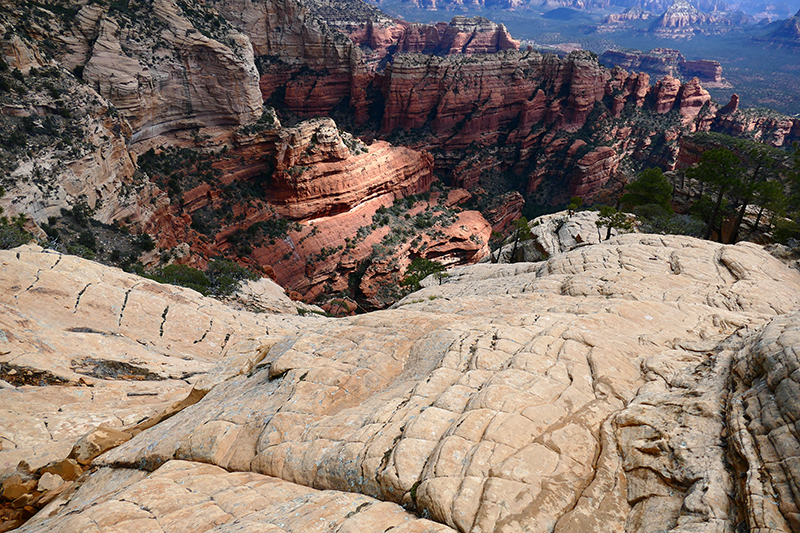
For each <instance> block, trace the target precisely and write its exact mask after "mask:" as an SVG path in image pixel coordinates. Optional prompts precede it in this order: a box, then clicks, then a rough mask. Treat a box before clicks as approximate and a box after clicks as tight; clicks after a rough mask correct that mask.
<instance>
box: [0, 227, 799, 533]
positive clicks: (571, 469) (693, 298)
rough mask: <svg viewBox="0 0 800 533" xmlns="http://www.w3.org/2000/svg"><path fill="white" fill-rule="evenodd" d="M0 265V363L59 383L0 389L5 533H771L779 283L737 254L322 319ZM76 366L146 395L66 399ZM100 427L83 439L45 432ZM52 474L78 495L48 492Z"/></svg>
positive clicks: (451, 286) (621, 254) (478, 268)
mask: <svg viewBox="0 0 800 533" xmlns="http://www.w3.org/2000/svg"><path fill="white" fill-rule="evenodd" d="M0 263H2V265H0V266H2V268H0V276H2V277H3V279H4V283H5V284H6V285H7V286H10V287H13V288H12V290H11V291H9V292H8V293H3V297H2V298H3V299H2V301H0V304H1V305H0V324H11V323H15V322H19V321H21V320H24V321H27V328H26V329H25V330H24V331H18V332H15V331H13V330H11V329H8V330H7V329H6V328H4V331H9V332H10V333H11V334H8V333H7V334H6V336H7V341H3V342H4V343H5V344H3V346H4V349H3V352H4V353H3V355H2V356H0V357H2V359H0V362H2V363H3V364H13V365H15V367H14V368H15V369H17V368H19V369H22V368H27V369H29V370H30V371H31V372H33V371H34V370H37V371H45V370H46V371H48V372H50V373H51V374H52V375H53V376H54V377H57V378H59V379H61V380H62V381H63V382H64V383H65V384H63V385H51V386H48V387H45V388H33V387H21V388H19V389H17V388H9V387H5V388H3V389H0V399H2V400H3V405H4V406H10V410H9V412H10V414H9V415H8V416H9V418H10V420H11V421H12V422H13V424H9V425H3V426H2V427H0V437H2V438H3V439H4V440H3V441H2V442H3V443H4V448H3V449H2V450H0V459H5V458H7V457H8V458H10V457H25V455H24V454H25V453H31V454H32V455H33V454H34V450H35V452H36V453H35V455H34V458H35V461H33V463H32V466H33V468H32V469H30V470H33V471H30V470H26V469H24V468H19V469H17V470H16V472H17V473H16V476H17V478H15V479H13V480H12V481H10V482H8V483H6V484H5V486H6V487H12V486H13V487H14V491H16V492H14V494H22V495H23V496H24V495H27V496H25V497H26V498H27V501H29V502H32V503H34V504H35V505H39V506H40V507H43V509H42V511H41V512H40V513H39V514H38V515H37V516H35V517H33V518H32V519H31V520H30V521H29V522H28V523H27V524H26V525H25V526H24V527H23V528H22V529H21V531H23V532H25V533H33V532H45V531H47V532H54V531H64V532H67V531H81V530H87V528H88V530H94V531H99V532H103V531H111V530H112V528H119V527H127V526H128V525H130V524H134V523H135V524H137V527H144V526H145V525H147V526H149V527H150V529H151V530H153V531H159V532H166V531H178V532H184V531H186V532H188V531H194V530H198V529H200V530H213V529H217V530H218V531H229V530H234V531H237V530H245V531H248V530H250V531H279V532H280V531H309V530H312V531H313V530H319V529H318V527H319V526H320V524H323V526H322V527H324V530H325V531H329V530H334V531H336V530H339V531H353V530H354V529H355V530H356V531H361V532H365V533H372V532H375V533H379V532H383V531H385V530H386V528H387V527H388V526H387V524H388V525H392V524H395V525H396V528H397V529H398V530H399V531H411V532H423V531H427V532H430V531H438V532H443V533H444V532H453V531H461V532H465V533H466V532H482V531H501V530H509V529H510V530H512V531H513V530H525V531H532V532H536V533H540V532H541V533H544V532H548V531H556V532H562V533H568V532H575V531H627V532H629V533H646V532H652V531H676V530H679V531H686V532H692V533H700V532H704V531H709V530H714V531H735V530H736V529H739V530H744V529H750V530H758V529H761V530H769V531H773V532H780V533H788V532H790V531H794V530H795V529H796V526H797V514H796V509H797V507H796V506H797V503H796V502H797V497H796V495H795V494H794V492H793V489H792V487H793V486H794V485H795V484H796V481H797V479H798V470H797V468H795V466H794V462H793V459H792V458H793V457H794V456H795V455H796V453H797V450H798V446H799V445H798V439H797V436H796V434H795V432H794V431H793V430H792V427H793V426H792V424H793V420H794V418H795V416H794V412H795V411H796V405H797V401H796V400H797V398H796V396H797V394H796V386H795V385H793V378H792V376H793V375H794V373H796V369H797V366H798V364H797V357H796V353H797V350H798V342H800V339H798V334H797V329H798V320H799V319H800V317H799V316H798V309H800V276H799V275H798V273H797V271H795V270H792V269H790V268H788V267H787V266H785V265H783V264H782V263H780V262H779V261H778V260H776V259H775V258H772V257H770V256H769V255H768V254H766V253H765V252H764V251H763V250H762V249H761V248H760V247H758V246H755V245H752V244H747V243H742V244H739V245H736V246H729V245H720V244H716V243H710V242H707V241H699V240H696V239H691V238H687V237H674V236H656V235H625V236H621V237H616V238H612V239H611V240H608V241H604V242H603V243H602V244H593V245H585V246H581V247H579V248H577V249H574V250H571V251H568V252H566V253H555V254H554V255H552V256H551V257H550V258H549V259H548V260H547V261H544V262H541V263H517V264H505V265H503V264H501V265H492V264H483V265H475V266H470V267H460V268H456V269H451V270H450V271H449V276H448V277H446V278H442V279H441V280H440V282H433V283H426V285H428V287H427V288H425V289H423V290H422V291H420V292H417V293H415V294H412V295H409V296H408V297H407V298H406V299H404V300H403V301H401V302H400V304H399V305H397V306H395V307H394V308H393V309H389V310H385V311H379V312H376V313H370V314H365V315H361V316H358V317H350V318H344V319H336V320H334V319H326V318H321V317H315V316H296V315H286V314H265V313H261V314H257V315H255V314H250V313H247V312H242V311H234V310H232V309H230V308H228V307H226V306H225V305H223V304H220V303H218V302H216V303H215V302H214V301H213V300H210V299H205V298H201V297H200V296H199V295H197V294H196V293H193V291H189V290H186V289H178V288H174V287H173V288H170V287H168V286H166V287H160V286H159V285H157V284H154V283H152V282H149V281H142V280H137V278H135V277H134V276H131V275H128V274H124V273H122V272H120V271H118V270H114V269H108V268H106V267H101V266H98V265H95V264H92V263H88V262H81V260H79V259H75V258H69V257H61V256H59V255H57V254H53V253H43V252H42V251H41V250H37V249H30V248H28V249H24V248H23V249H18V250H14V251H11V252H3V253H1V254H0ZM65 302H67V303H69V304H70V305H69V306H65V305H64V303H65ZM120 307H122V310H120ZM37 309H47V312H46V313H44V314H41V313H34V312H33V310H37ZM163 309H167V311H166V312H165V311H162V310H163ZM231 324H234V325H235V328H234V329H235V330H236V331H235V332H234V333H233V335H232V336H230V337H226V336H224V335H223V334H224V332H225V328H228V329H230V327H231V326H230V325H231ZM186 331H188V332H190V333H192V334H191V335H189V336H188V337H187V336H186V335H181V334H179V333H180V332H186ZM204 332H205V334H204ZM76 343H77V344H76ZM220 343H222V345H223V347H222V349H220ZM76 346H79V347H80V348H76ZM203 346H205V347H206V348H203ZM54 347H59V348H60V349H57V350H53V348H54ZM62 347H63V348H62ZM212 347H213V349H208V348H212ZM95 354H97V356H95ZM87 355H91V356H92V357H93V358H95V359H100V358H103V359H105V360H106V361H107V362H108V361H128V362H135V363H136V365H138V366H140V367H142V368H146V369H149V370H151V371H152V372H153V373H156V374H158V375H160V376H161V377H163V379H162V380H161V381H158V382H155V381H152V382H150V381H143V382H141V381H136V382H132V381H128V379H130V378H126V377H125V376H115V377H114V378H112V379H108V380H102V379H94V378H89V377H87V376H86V374H85V373H86V372H87V365H86V356H87ZM99 356H102V357H99ZM3 368H5V367H3ZM186 371H192V372H195V373H196V374H195V375H194V377H193V380H192V383H193V387H192V392H191V393H190V394H187V392H186V390H187V388H188V387H187V386H186V385H185V382H183V381H180V379H175V378H176V377H179V376H180V375H181V373H182V372H186ZM81 379H83V380H84V381H83V382H81ZM81 383H84V384H89V385H92V388H91V389H90V388H89V387H88V386H87V385H84V386H81ZM181 384H183V386H182V385H181ZM181 387H182V388H181ZM87 390H89V391H91V392H93V394H91V395H90V396H91V398H89V395H86V396H84V397H81V395H80V394H79V393H80V392H81V391H87ZM45 392H46V393H47V395H44V393H45ZM127 392H130V393H131V395H127V394H126V393H127ZM136 393H149V394H152V403H151V406H150V408H149V409H148V407H147V406H146V405H143V403H142V400H141V397H138V396H136ZM179 393H183V394H187V396H186V399H185V400H184V401H182V402H175V403H173V405H172V406H170V407H164V406H165V405H166V404H168V403H169V402H168V400H169V398H171V397H174V396H178V394H179ZM178 397H179V396H178ZM64 398H72V402H71V403H73V404H79V405H81V406H83V408H82V409H80V410H77V409H70V408H69V407H67V408H65V409H63V410H61V409H57V406H58V400H59V399H64ZM33 399H38V400H39V401H38V402H33V401H32V400H33ZM26 400H28V401H27V403H26ZM45 400H46V401H45ZM62 405H63V403H62ZM103 405H107V406H109V408H112V409H113V412H114V413H115V414H116V415H118V416H119V419H118V420H114V419H110V420H109V419H108V418H103V419H102V422H103V423H105V424H107V427H106V428H100V429H98V430H94V431H89V432H88V433H87V434H86V435H85V436H83V437H80V438H79V436H80V433H78V434H75V433H74V432H73V433H70V432H68V431H65V430H64V429H63V428H64V427H66V426H68V425H69V424H70V423H74V424H75V425H78V426H80V427H81V428H84V429H85V430H88V429H90V428H91V427H92V425H91V415H92V414H93V413H96V412H98V411H99V410H100V409H101V408H102V406H103ZM143 415H144V417H146V418H144V420H143ZM34 417H38V419H43V420H45V421H46V422H50V424H49V426H50V431H51V433H49V434H48V432H46V431H43V430H42V428H41V427H40V425H38V424H32V423H27V424H26V423H25V422H26V421H31V420H32V419H33V418H34ZM45 429H47V428H45ZM110 436H114V437H116V440H113V439H110V438H109V437H110ZM70 442H73V443H75V446H74V447H72V448H70V446H69V443H70ZM7 443H14V448H12V449H8V448H6V447H5V446H6V445H9V444H7ZM17 443H18V444H17ZM9 446H10V445H9ZM90 450H94V451H93V452H92V454H91V455H86V452H88V451H90ZM101 452H105V453H103V454H102V455H100V453H101ZM66 454H69V455H70V457H71V458H72V460H73V462H75V465H73V467H75V466H78V467H79V468H80V471H83V469H88V470H90V471H89V472H88V473H87V474H85V475H84V477H82V478H80V479H78V480H74V479H75V478H74V477H70V480H69V481H67V482H66V484H63V483H62V484H61V485H58V486H54V484H53V478H52V474H50V472H52V471H60V472H62V473H65V472H64V470H65V468H64V466H65V465H64V464H63V463H60V461H63V460H65V459H66V457H65V456H66ZM59 464H60V465H61V467H60V468H61V469H60V470H57V469H56V466H57V465H59ZM68 464H72V463H68ZM45 465H50V466H49V467H48V468H49V470H48V469H42V470H39V468H40V466H45ZM90 465H91V466H90ZM4 466H5V468H4V472H5V474H4V476H6V479H8V478H11V477H12V476H11V474H12V473H13V472H14V465H13V464H8V465H7V466H6V464H5V463H4ZM37 470H38V471H37ZM65 475H66V473H65ZM63 479H64V478H62V480H63ZM73 480H74V481H73ZM56 481H57V480H56ZM34 487H41V490H35V489H34ZM47 487H50V488H47ZM8 493H9V494H12V491H11V490H9V491H8ZM43 494H44V495H46V498H47V499H45V502H44V503H39V502H40V501H41V500H40V498H42V497H43ZM19 497H22V496H19ZM4 501H5V503H6V504H9V502H8V498H5V500H4ZM48 502H50V503H49V504H48ZM46 505H47V506H46ZM187 509H188V510H190V511H191V514H190V515H189V514H187ZM421 517H425V518H421ZM120 524H122V526H120Z"/></svg>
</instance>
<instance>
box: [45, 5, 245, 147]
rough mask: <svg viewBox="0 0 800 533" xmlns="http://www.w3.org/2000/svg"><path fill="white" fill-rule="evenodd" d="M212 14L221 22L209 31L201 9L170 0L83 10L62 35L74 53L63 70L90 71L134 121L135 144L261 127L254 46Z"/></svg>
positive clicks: (104, 92) (96, 83) (94, 81)
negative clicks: (188, 132) (127, 8)
mask: <svg viewBox="0 0 800 533" xmlns="http://www.w3.org/2000/svg"><path fill="white" fill-rule="evenodd" d="M195 7H197V6H195ZM199 9H201V10H202V9H203V8H199ZM207 14H208V15H209V16H212V15H211V14H210V13H207ZM213 17H214V18H213V20H216V24H211V25H209V27H208V28H207V27H206V25H208V22H207V21H208V20H210V19H209V18H208V17H204V13H203V12H202V11H195V10H194V9H193V8H188V7H187V10H186V11H184V10H183V9H182V8H180V7H179V6H178V5H177V4H176V3H174V2H171V1H170V0H159V1H157V2H155V3H154V4H153V5H152V6H148V7H147V8H141V7H140V8H136V10H135V11H134V12H132V13H126V12H112V11H109V10H106V9H103V8H101V7H99V6H96V5H92V6H84V7H83V8H82V9H81V10H80V11H79V12H78V14H77V16H76V19H75V21H74V24H73V25H72V27H71V28H69V31H64V32H62V33H61V35H59V36H58V38H59V39H60V40H62V41H63V42H64V44H65V46H66V50H67V52H66V55H65V56H64V58H63V60H64V65H65V66H66V67H67V68H69V69H72V68H73V67H75V66H76V65H80V66H82V67H83V79H84V80H86V81H87V82H88V83H89V84H91V85H92V86H93V87H95V88H96V89H97V90H98V92H99V93H100V94H102V95H103V96H104V97H106V98H108V99H109V100H110V101H111V102H113V103H114V105H115V106H116V107H117V109H119V111H120V112H121V113H122V114H123V116H124V117H125V118H126V119H127V120H128V121H129V122H130V124H131V127H132V128H133V136H132V140H133V141H134V142H136V141H141V140H146V139H149V138H151V137H155V136H158V135H161V134H164V133H170V132H174V131H179V130H184V129H190V128H202V127H209V128H212V127H225V128H229V129H230V127H231V126H233V127H235V126H238V125H241V124H246V123H249V122H254V121H255V120H256V119H257V118H258V114H259V113H260V110H261V94H260V91H259V89H258V72H257V70H256V67H255V64H254V62H253V60H254V56H253V48H252V46H251V44H250V42H249V40H248V38H247V37H246V36H245V35H243V34H241V33H239V32H238V31H236V30H235V29H234V28H232V27H231V26H230V24H229V23H227V21H225V20H224V19H220V18H218V17H216V16H213ZM192 18H194V19H196V20H192ZM209 30H210V31H209ZM212 31H213V33H211V32H212Z"/></svg>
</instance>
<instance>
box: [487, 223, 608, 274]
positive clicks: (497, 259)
mask: <svg viewBox="0 0 800 533" xmlns="http://www.w3.org/2000/svg"><path fill="white" fill-rule="evenodd" d="M599 216H600V214H599V212H597V211H578V212H575V213H572V214H570V213H569V212H568V211H560V212H558V213H552V214H549V215H542V216H540V217H536V218H535V219H533V220H531V221H529V222H528V226H529V228H530V231H531V239H530V240H526V241H520V242H518V243H517V251H516V252H514V235H511V236H510V237H509V238H508V239H506V241H505V243H504V244H503V246H502V247H500V248H499V249H498V250H495V251H494V252H493V253H492V254H491V255H490V256H489V257H486V258H484V259H482V260H481V263H489V262H492V263H510V262H513V261H522V262H530V261H542V260H544V259H548V258H550V257H552V256H554V255H556V254H560V253H562V252H568V251H570V250H572V249H574V248H577V247H579V246H585V245H587V244H599V243H601V242H602V241H603V239H604V238H605V235H606V233H607V231H608V228H607V227H606V226H600V227H598V226H597V220H598V218H599ZM617 234H618V232H617V230H616V229H613V228H612V231H611V235H612V236H617ZM515 253H516V257H514V255H515Z"/></svg>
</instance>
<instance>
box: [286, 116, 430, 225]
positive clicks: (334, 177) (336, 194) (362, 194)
mask: <svg viewBox="0 0 800 533" xmlns="http://www.w3.org/2000/svg"><path fill="white" fill-rule="evenodd" d="M279 137H280V140H279V141H278V144H277V146H276V154H275V159H276V165H275V170H276V172H275V174H274V176H273V180H272V187H273V188H274V189H273V191H272V195H271V203H273V205H275V206H276V210H277V212H278V213H279V214H280V215H282V216H284V217H286V218H290V219H293V220H309V219H312V218H319V217H323V216H331V215H336V214H339V213H343V212H346V211H350V210H352V209H353V208H355V207H357V206H358V205H360V204H362V203H365V202H368V201H370V200H373V199H375V198H379V197H385V198H389V199H390V200H394V199H400V198H404V197H406V196H411V195H414V194H418V193H422V192H425V191H427V190H428V189H429V188H430V186H431V183H432V181H433V173H432V171H433V158H432V157H431V156H430V155H429V154H426V153H424V152H422V153H420V152H417V151H415V150H411V149H408V148H398V147H393V146H392V145H390V144H389V143H387V142H384V141H377V142H374V143H373V144H371V145H370V146H366V145H364V144H363V143H361V142H360V141H358V140H356V139H354V138H353V137H352V136H347V134H343V135H342V134H340V133H339V131H338V130H337V128H336V124H335V123H334V122H333V120H331V119H316V120H312V121H308V122H304V123H302V124H301V125H299V126H297V127H294V128H286V129H283V130H281V132H280V134H279ZM343 137H344V139H343ZM345 142H347V144H349V145H350V147H352V149H351V148H349V147H348V146H347V144H345Z"/></svg>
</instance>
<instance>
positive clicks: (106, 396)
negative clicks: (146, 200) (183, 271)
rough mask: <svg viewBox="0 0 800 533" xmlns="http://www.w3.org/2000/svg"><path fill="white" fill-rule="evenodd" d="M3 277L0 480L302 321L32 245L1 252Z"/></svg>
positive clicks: (135, 419) (153, 406)
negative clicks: (237, 307) (257, 311)
mask: <svg viewBox="0 0 800 533" xmlns="http://www.w3.org/2000/svg"><path fill="white" fill-rule="evenodd" d="M0 284H1V285H2V288H3V289H2V291H0V380H2V381H0V383H4V384H5V385H4V386H3V387H2V388H0V420H2V423H0V479H2V478H4V477H6V476H7V475H9V474H10V473H11V472H12V471H13V470H14V468H15V466H16V465H17V463H19V461H22V460H24V461H26V462H27V463H28V464H29V465H30V466H31V467H32V468H34V469H36V468H39V467H41V466H43V465H45V464H47V463H48V462H50V461H53V460H58V459H63V458H64V457H66V456H67V455H68V454H69V452H70V450H71V448H72V446H73V445H74V444H75V442H76V441H77V440H78V438H80V437H81V436H82V435H83V434H85V433H86V432H87V431H89V430H91V429H93V428H94V427H97V426H99V425H101V424H102V425H105V426H107V427H121V426H131V425H135V424H137V423H139V422H141V421H142V420H144V419H146V418H148V417H151V416H154V415H156V414H158V413H160V412H162V411H164V409H166V408H167V407H169V406H170V405H171V404H172V403H174V402H176V401H179V400H181V399H182V398H184V397H185V396H186V395H187V394H188V393H189V391H190V390H192V387H193V385H197V384H198V383H200V384H202V383H203V382H207V381H209V380H212V381H214V380H218V379H220V377H219V374H220V372H222V374H223V375H227V374H225V373H226V372H235V371H237V369H234V368H226V366H227V367H230V365H231V364H232V363H234V362H235V361H236V360H237V359H236V358H235V357H233V355H234V354H236V353H238V350H239V347H240V346H250V344H248V339H250V338H253V337H256V336H257V337H259V338H268V337H265V335H266V334H267V333H270V334H272V333H273V332H275V333H277V334H279V335H283V334H285V333H287V332H295V331H297V328H298V327H299V325H293V324H294V322H293V320H294V321H296V319H297V317H292V316H290V315H257V314H253V313H247V312H242V311H236V310H234V309H232V308H230V307H228V306H227V305H225V304H222V303H221V302H219V301H217V300H214V299H211V298H205V297H203V296H201V295H200V294H198V293H196V292H195V291H192V290H189V289H184V288H181V287H174V286H170V285H161V284H159V283H155V282H153V281H150V280H147V279H143V278H140V277H138V276H135V275H131V274H127V273H125V272H123V271H121V270H119V269H116V268H110V267H105V266H102V265H99V264H96V263H93V262H90V261H85V260H83V259H80V258H77V257H74V256H68V255H61V254H58V253H52V252H49V251H44V250H42V249H41V248H38V247H32V246H31V247H20V248H17V249H15V250H6V251H2V252H0ZM283 299H285V300H286V302H289V300H288V298H285V297H283ZM272 300H273V301H275V302H276V304H280V306H282V307H286V303H285V302H283V301H282V300H281V299H280V298H278V297H277V296H273V297H272ZM289 303H290V302H289ZM292 310H294V309H293V308H292ZM256 348H257V347H256ZM229 352H230V354H229ZM223 355H226V356H228V355H231V357H227V358H226V361H227V362H226V363H225V364H219V363H220V360H221V359H223ZM239 359H241V357H240V358H239ZM240 363H241V361H240ZM47 385H50V386H47Z"/></svg>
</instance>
